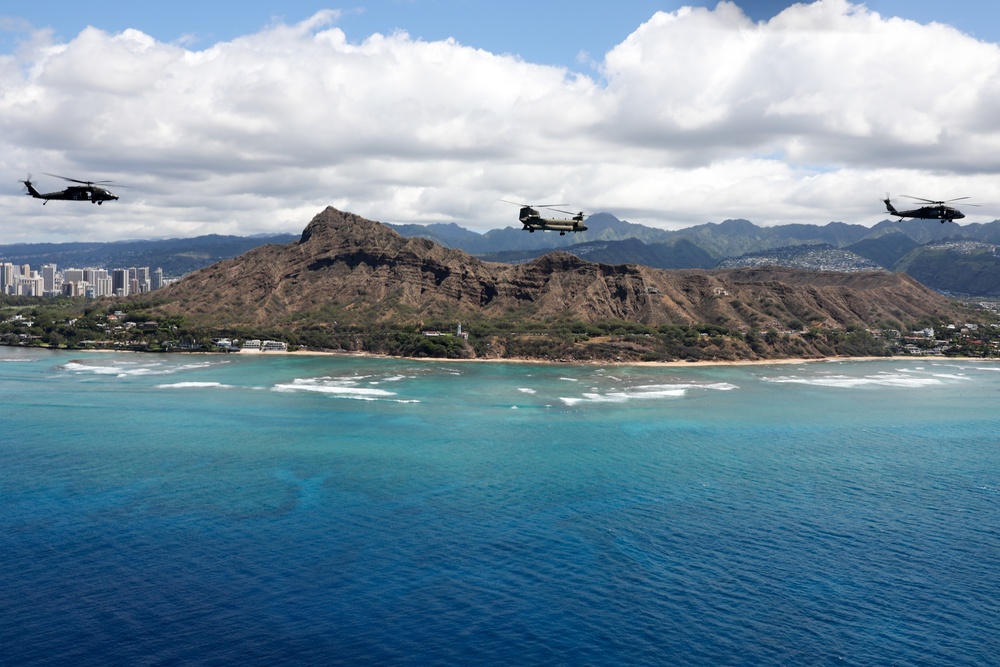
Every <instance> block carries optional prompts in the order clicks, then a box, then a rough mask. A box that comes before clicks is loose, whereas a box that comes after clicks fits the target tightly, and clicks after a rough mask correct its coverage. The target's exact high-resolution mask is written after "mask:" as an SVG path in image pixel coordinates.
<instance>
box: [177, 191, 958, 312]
mask: <svg viewBox="0 0 1000 667" xmlns="http://www.w3.org/2000/svg"><path fill="white" fill-rule="evenodd" d="M159 297H160V298H161V299H162V300H163V301H164V304H165V305H163V306H162V308H164V310H167V311H172V312H183V313H185V314H188V315H191V316H194V317H196V318H199V317H200V318H202V319H203V320H204V321H205V322H211V323H213V324H218V325H220V326H237V325H248V326H294V325H295V322H296V321H301V320H303V319H307V318H306V316H307V315H308V316H309V317H308V319H309V320H310V321H312V322H314V323H315V322H317V321H320V322H321V321H322V319H323V317H322V313H323V312H325V311H329V312H334V311H336V312H340V313H341V314H347V315H349V316H350V317H355V318H358V319H359V320H362V319H363V320H364V321H369V322H373V321H374V322H380V321H381V322H394V323H405V324H409V323H414V322H419V321H422V320H423V319H430V318H434V317H439V316H449V317H462V316H467V315H469V314H475V315H477V316H480V317H486V318H497V319H499V318H502V317H506V316H510V315H511V314H512V313H516V314H517V316H518V317H519V318H525V319H528V320H545V319H548V318H553V317H565V318H568V319H574V320H578V321H583V322H601V321H608V320H625V321H632V322H640V323H643V324H648V325H653V326H657V325H662V324H695V323H709V324H716V325H720V326H726V327H729V328H734V329H738V328H761V329H764V328H772V327H773V328H778V329H783V328H786V327H787V326H789V325H790V324H793V323H802V324H805V325H807V326H808V325H811V326H824V327H830V328H844V327H848V326H851V325H865V324H874V323H878V322H882V321H914V320H917V319H920V318H922V317H924V316H930V315H940V314H944V313H946V312H947V311H948V310H949V305H948V302H947V300H945V299H944V298H943V297H941V296H940V295H938V294H936V293H935V292H932V291H931V290H929V289H927V288H925V287H923V286H922V285H920V284H919V283H917V282H916V281H914V280H913V279H912V278H909V277H908V276H906V275H902V274H890V273H882V272H878V273H864V274H840V273H816V272H809V271H799V270H794V269H785V268H763V269H761V268H754V269H733V270H722V271H699V270H679V271H665V270H658V269H651V268H648V267H644V266H638V265H631V264H629V265H619V266H611V265H606V264H596V263H592V262H586V261H584V260H582V259H579V258H577V257H575V256H573V255H570V254H568V253H564V252H553V253H551V254H548V255H545V256H544V257H541V258H538V259H536V260H533V261H531V262H528V263H526V264H521V265H516V266H511V265H506V264H498V263H491V262H483V261H481V260H479V259H477V258H475V257H473V256H471V255H469V254H467V253H465V252H463V251H460V250H451V249H447V248H443V247H441V246H439V245H436V244H434V243H433V242H431V241H428V240H426V239H420V238H404V237H402V236H400V235H399V234H397V233H396V232H395V231H393V230H392V229H390V228H388V227H386V226H385V225H382V224H380V223H378V222H373V221H371V220H366V219H364V218H361V217H360V216H356V215H353V214H351V213H343V212H341V211H338V210H336V209H334V208H327V209H326V210H324V211H322V212H321V213H319V214H318V215H317V216H316V217H315V218H313V220H312V221H311V222H310V223H309V225H308V226H307V227H306V228H305V230H304V231H303V233H302V237H301V238H300V240H299V241H298V242H296V243H293V244H290V245H287V246H276V245H268V246H263V247H261V248H257V249H256V250H253V251H251V252H249V253H246V254H245V255H242V256H240V257H237V258H235V259H231V260H227V261H224V262H220V263H219V264H215V265H213V266H210V267H207V268H205V269H202V270H200V271H197V272H195V273H193V274H191V275H189V276H187V277H185V278H184V279H183V280H181V281H179V282H178V283H176V284H174V285H171V286H169V287H168V288H166V289H164V290H161V292H160V293H159Z"/></svg>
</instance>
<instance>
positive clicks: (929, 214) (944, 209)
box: [884, 199, 965, 224]
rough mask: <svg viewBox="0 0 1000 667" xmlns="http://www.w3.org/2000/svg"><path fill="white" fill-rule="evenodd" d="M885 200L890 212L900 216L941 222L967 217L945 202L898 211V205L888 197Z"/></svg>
mask: <svg viewBox="0 0 1000 667" xmlns="http://www.w3.org/2000/svg"><path fill="white" fill-rule="evenodd" d="M884 201H885V207H886V209H887V210H888V211H889V213H891V214H893V215H896V216H899V217H900V218H920V219H922V220H940V221H941V223H942V224H943V223H945V222H953V221H955V220H961V219H962V218H964V217H965V214H964V213H962V212H961V211H959V210H958V209H957V208H955V207H954V206H945V205H944V204H935V205H933V206H921V207H920V208H915V209H911V210H909V211H897V210H896V207H895V206H893V205H892V202H890V201H889V200H888V199H886V200H884Z"/></svg>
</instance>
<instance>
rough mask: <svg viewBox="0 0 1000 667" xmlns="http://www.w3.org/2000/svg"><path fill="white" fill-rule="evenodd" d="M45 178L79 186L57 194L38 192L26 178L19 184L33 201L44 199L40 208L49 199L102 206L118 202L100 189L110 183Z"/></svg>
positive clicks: (62, 177)
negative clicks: (22, 184) (21, 184)
mask: <svg viewBox="0 0 1000 667" xmlns="http://www.w3.org/2000/svg"><path fill="white" fill-rule="evenodd" d="M46 176H55V177H56V178H61V179H63V180H64V181H69V182H70V183H79V184H80V185H71V186H69V187H68V188H66V189H65V190H60V191H59V192H39V191H38V190H36V189H35V186H33V185H32V184H31V176H28V178H26V179H24V180H23V181H21V183H24V187H26V188H28V191H27V192H26V193H25V194H27V195H29V196H31V197H34V198H35V199H44V200H45V201H43V202H42V206H44V205H45V204H48V203H49V200H50V199H65V200H67V201H89V202H90V203H91V204H103V203H104V202H106V201H117V200H118V195H116V194H114V193H112V192H110V191H109V190H108V189H107V188H104V187H102V186H103V185H107V184H110V183H111V181H78V180H77V179H75V178H66V177H65V176H59V175H57V174H46ZM122 187H127V186H122Z"/></svg>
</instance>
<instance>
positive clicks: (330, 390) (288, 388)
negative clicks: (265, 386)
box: [273, 377, 396, 401]
mask: <svg viewBox="0 0 1000 667" xmlns="http://www.w3.org/2000/svg"><path fill="white" fill-rule="evenodd" d="M273 390H274V391H276V392H280V393H294V392H312V393H318V394H326V395H329V396H335V397H337V398H353V399H356V400H365V401H376V400H379V399H383V398H390V397H392V396H396V392H393V391H387V390H385V389H378V388H376V387H371V386H368V387H362V386H359V384H358V382H357V381H356V380H355V379H354V378H340V379H336V378H331V377H322V378H297V379H295V380H293V381H292V382H291V383H290V384H288V383H286V384H276V385H274V387H273Z"/></svg>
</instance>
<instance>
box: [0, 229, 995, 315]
mask: <svg viewBox="0 0 1000 667" xmlns="http://www.w3.org/2000/svg"><path fill="white" fill-rule="evenodd" d="M587 225H588V227H589V229H588V231H586V232H583V233H580V234H566V235H565V236H561V235H559V234H556V233H553V232H536V233H528V232H525V231H524V230H521V229H518V228H515V227H506V228H504V229H494V230H490V231H488V232H486V233H485V234H479V233H477V232H473V231H470V230H468V229H465V228H464V227H461V226H459V225H457V224H455V223H448V224H430V225H412V224H410V225H394V224H389V225H388V226H389V227H391V228H392V229H393V230H395V231H396V232H398V233H399V234H400V235H402V236H404V237H419V238H425V239H428V240H430V241H433V242H434V243H436V244H438V245H440V246H443V247H445V248H451V249H457V250H464V251H465V252H468V253H469V254H472V255H474V256H476V257H478V258H479V259H482V260H486V261H494V262H503V263H507V264H521V263H524V262H527V261H530V260H532V259H535V258H537V257H540V256H542V255H544V254H546V253H549V252H552V251H553V250H564V251H566V252H568V253H570V254H573V255H576V256H577V257H580V258H581V259H585V260H587V261H590V262H597V263H601V264H611V265H619V264H639V265H643V266H649V267H652V268H657V269H715V268H737V267H754V266H769V265H775V266H788V267H793V268H800V269H811V270H822V271H839V272H855V271H870V270H872V269H876V268H881V269H884V270H887V271H892V272H906V273H908V274H909V275H911V276H913V277H914V278H916V279H917V280H919V281H920V282H921V283H923V284H924V285H927V286H928V287H931V288H932V289H935V290H938V291H940V292H944V293H950V294H956V295H959V294H961V295H972V296H990V297H997V296H1000V221H994V222H990V223H985V224H983V223H973V224H967V225H956V224H953V223H946V224H941V223H940V222H938V221H936V220H903V221H900V220H884V221H882V222H880V223H878V224H877V225H875V226H874V227H865V226H863V225H849V224H845V223H842V222H831V223H829V224H826V225H806V224H793V225H781V226H776V227H760V226H758V225H755V224H753V223H752V222H749V221H747V220H726V221H724V222H721V223H706V224H703V225H697V226H694V227H688V228H685V229H681V230H677V231H666V230H662V229H654V228H652V227H647V226H645V225H640V224H635V223H630V222H626V221H623V220H619V219H618V218H616V217H615V216H613V215H611V214H608V213H598V214H595V215H592V216H590V217H589V218H588V219H587ZM296 240H298V236H297V235H293V234H279V235H273V236H254V237H242V236H221V235H216V234H212V235H208V236H199V237H195V238H189V239H164V240H149V241H117V242H111V243H87V242H80V243H31V244H14V245H0V261H8V262H13V263H15V264H30V265H31V266H32V267H38V266H41V265H42V264H49V263H55V264H57V265H58V266H59V267H60V268H68V267H77V268H84V267H90V266H96V267H106V268H117V267H129V266H149V267H151V268H156V267H160V268H162V269H163V271H164V274H165V275H167V276H168V277H180V276H182V275H186V274H188V273H190V272H192V271H195V270H197V269H200V268H202V267H205V266H209V265H211V264H214V263H216V262H219V261H222V260H224V259H230V258H233V257H237V256H239V255H241V254H243V253H245V252H247V251H249V250H251V249H253V248H256V247H258V246H261V245H265V244H268V243H272V244H278V245H287V244H290V243H293V242H294V241H296Z"/></svg>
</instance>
